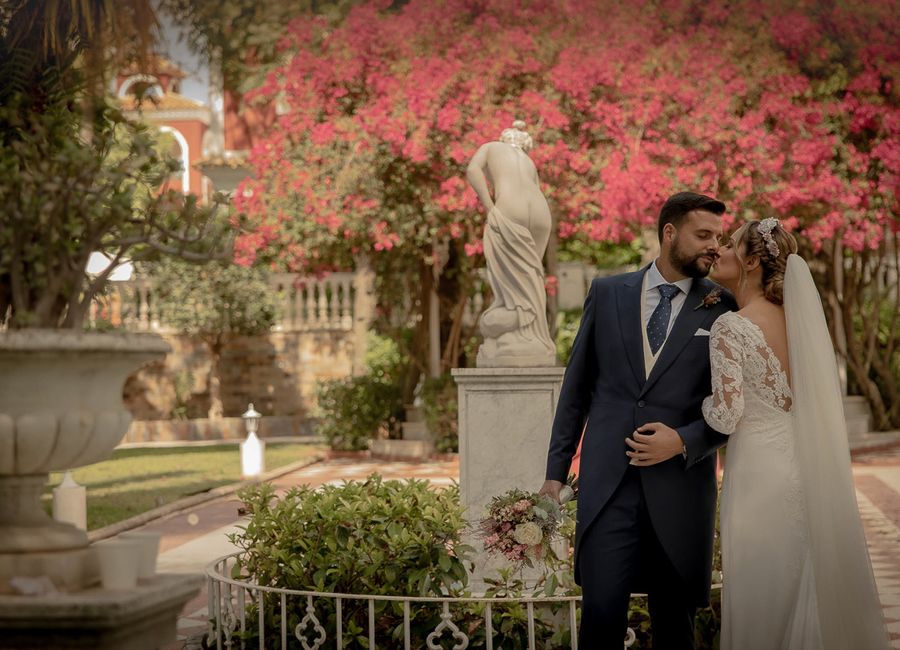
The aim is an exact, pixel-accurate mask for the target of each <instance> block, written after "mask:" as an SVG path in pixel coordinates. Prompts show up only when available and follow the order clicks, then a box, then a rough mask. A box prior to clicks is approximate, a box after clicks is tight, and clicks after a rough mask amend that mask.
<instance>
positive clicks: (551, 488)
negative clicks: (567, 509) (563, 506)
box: [538, 479, 563, 503]
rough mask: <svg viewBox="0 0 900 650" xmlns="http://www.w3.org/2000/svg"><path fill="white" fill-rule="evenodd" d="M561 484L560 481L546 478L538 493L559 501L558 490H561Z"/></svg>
mask: <svg viewBox="0 0 900 650" xmlns="http://www.w3.org/2000/svg"><path fill="white" fill-rule="evenodd" d="M562 486H563V484H562V483H561V482H560V481H553V480H550V479H547V480H546V481H544V484H543V485H542V486H541V489H540V491H539V492H538V494H546V495H547V496H549V497H551V498H553V499H555V500H556V502H557V503H559V491H560V490H562Z"/></svg>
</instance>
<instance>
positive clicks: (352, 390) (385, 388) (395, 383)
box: [316, 333, 407, 451]
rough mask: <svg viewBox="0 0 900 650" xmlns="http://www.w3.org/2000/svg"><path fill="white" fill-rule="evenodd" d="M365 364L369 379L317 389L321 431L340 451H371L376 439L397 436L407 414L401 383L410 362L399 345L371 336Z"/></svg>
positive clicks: (340, 381) (332, 383)
mask: <svg viewBox="0 0 900 650" xmlns="http://www.w3.org/2000/svg"><path fill="white" fill-rule="evenodd" d="M365 361H366V366H367V372H366V374H365V375H361V376H358V377H349V378H347V379H335V380H333V381H322V382H319V385H318V386H317V388H316V400H317V403H318V420H319V424H318V426H317V431H318V433H319V434H320V435H321V436H323V437H324V438H325V440H326V441H327V442H328V444H329V446H330V447H331V448H332V449H334V450H336V451H362V450H365V449H368V448H369V440H371V439H372V438H374V437H375V436H376V435H381V436H383V437H389V436H390V435H391V434H392V433H394V431H396V429H397V427H398V424H399V421H400V419H401V417H402V414H403V395H402V388H401V385H400V382H401V381H402V380H403V376H404V373H405V370H406V363H407V362H406V359H405V358H404V357H403V355H402V354H401V353H400V349H399V347H398V346H397V343H396V342H395V341H393V340H391V339H389V338H387V337H385V336H379V335H377V334H374V333H370V334H369V337H368V342H367V347H366V356H365Z"/></svg>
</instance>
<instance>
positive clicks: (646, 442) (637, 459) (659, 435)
mask: <svg viewBox="0 0 900 650" xmlns="http://www.w3.org/2000/svg"><path fill="white" fill-rule="evenodd" d="M632 435H633V436H634V439H632V438H625V444H626V445H628V446H629V447H631V450H630V451H626V452H625V455H626V456H628V457H629V458H630V459H631V463H630V464H631V465H637V466H638V467H647V466H650V465H656V464H658V463H662V462H665V461H667V460H669V459H670V458H674V457H675V456H679V455H681V453H682V450H683V449H684V442H683V441H682V440H681V436H679V435H678V432H677V431H675V429H673V428H672V427H668V426H666V425H665V424H663V423H662V422H650V423H649V424H645V425H643V426H641V427H638V428H637V430H636V431H635V432H634V433H633V434H632Z"/></svg>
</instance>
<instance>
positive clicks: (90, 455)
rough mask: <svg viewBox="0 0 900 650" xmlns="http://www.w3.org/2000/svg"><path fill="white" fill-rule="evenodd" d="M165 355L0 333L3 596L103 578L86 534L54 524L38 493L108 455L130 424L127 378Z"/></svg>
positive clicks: (106, 340)
mask: <svg viewBox="0 0 900 650" xmlns="http://www.w3.org/2000/svg"><path fill="white" fill-rule="evenodd" d="M168 351H169V345H168V344H167V343H166V342H165V341H163V340H162V339H161V338H159V337H158V336H155V335H150V334H124V333H95V332H75V331H69V330H38V329H34V330H28V329H26V330H17V331H9V332H0V593H9V592H10V591H11V587H10V584H9V580H10V579H11V578H13V577H17V576H19V577H37V576H47V577H49V578H50V579H51V580H52V581H53V583H54V584H55V585H56V587H57V588H58V589H60V590H64V591H77V590H79V589H83V588H84V587H85V586H87V585H88V584H89V583H91V582H92V581H94V580H95V579H96V569H95V568H94V567H93V566H92V562H91V561H90V555H89V553H88V539H87V535H86V534H85V533H84V532H83V531H81V530H79V529H77V528H75V527H74V526H72V525H70V524H65V523H60V522H56V521H54V520H53V519H51V518H50V517H49V516H48V515H47V514H46V513H45V511H44V509H43V507H42V506H41V493H42V492H43V489H44V485H45V484H46V482H47V478H48V474H49V472H51V471H57V470H66V469H72V468H75V467H80V466H83V465H89V464H91V463H96V462H97V461H99V460H103V459H104V458H107V457H108V456H109V455H110V453H111V452H112V450H113V448H114V447H115V446H116V445H117V444H118V443H119V441H120V440H121V439H122V437H123V436H124V435H125V432H126V430H127V429H128V425H129V423H130V422H131V415H130V414H129V413H128V411H127V410H125V407H124V404H123V402H122V388H123V386H124V383H125V380H126V378H127V377H128V375H129V374H130V373H132V372H134V371H135V370H137V369H138V368H139V367H140V366H141V365H142V364H144V363H146V362H148V361H151V360H154V359H159V358H161V357H163V356H164V355H165V353H166V352H168Z"/></svg>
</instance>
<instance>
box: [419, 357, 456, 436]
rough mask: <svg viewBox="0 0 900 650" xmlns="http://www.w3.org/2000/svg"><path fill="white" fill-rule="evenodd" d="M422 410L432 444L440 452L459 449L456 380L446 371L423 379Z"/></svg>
mask: <svg viewBox="0 0 900 650" xmlns="http://www.w3.org/2000/svg"><path fill="white" fill-rule="evenodd" d="M422 410H423V411H424V412H425V423H426V424H427V425H428V431H430V432H431V435H432V438H433V440H434V446H435V449H436V450H437V451H439V452H440V453H455V452H458V451H459V409H458V392H457V388H456V382H455V381H454V380H453V377H452V376H451V375H450V374H449V373H448V374H444V375H441V376H440V377H434V378H429V379H426V380H425V384H424V385H423V386H422Z"/></svg>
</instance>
